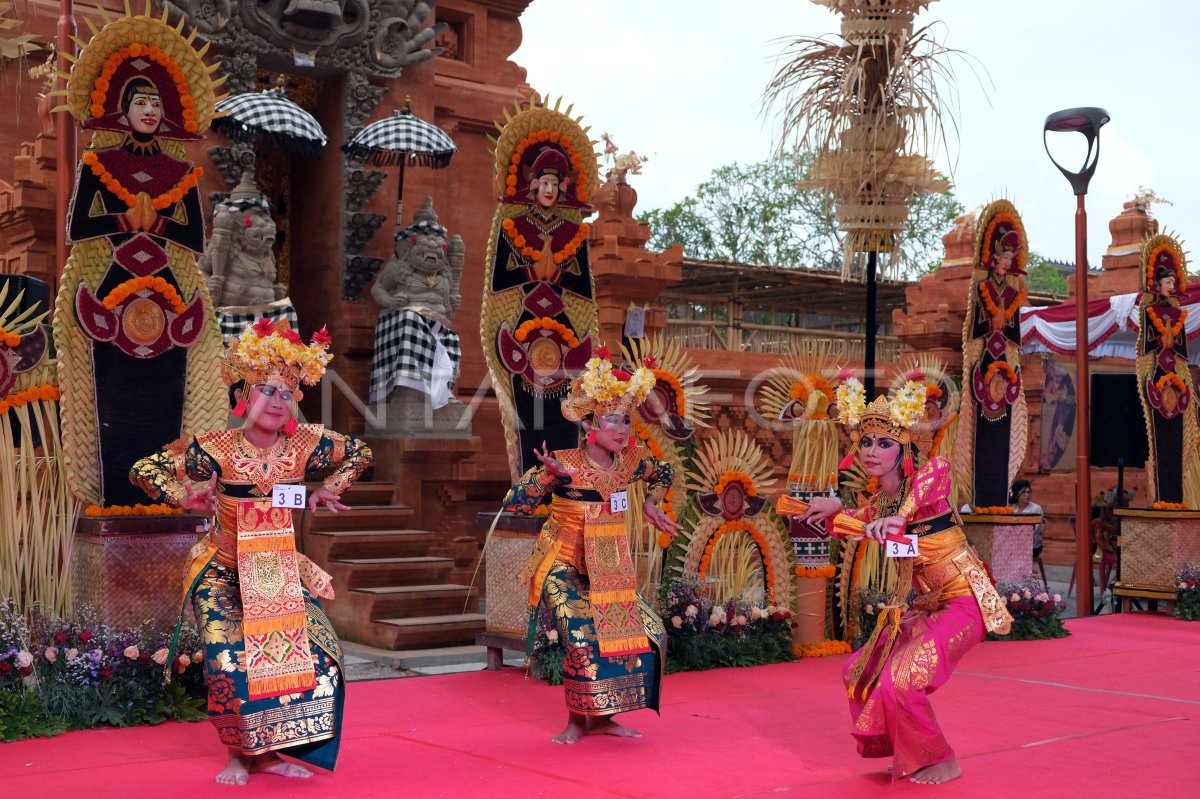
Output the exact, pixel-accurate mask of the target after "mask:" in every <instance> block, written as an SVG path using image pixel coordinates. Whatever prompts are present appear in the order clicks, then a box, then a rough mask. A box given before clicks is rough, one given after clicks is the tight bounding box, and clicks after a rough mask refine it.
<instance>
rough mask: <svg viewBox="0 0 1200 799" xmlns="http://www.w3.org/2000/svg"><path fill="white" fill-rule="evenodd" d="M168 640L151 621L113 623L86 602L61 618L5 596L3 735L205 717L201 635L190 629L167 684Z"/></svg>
mask: <svg viewBox="0 0 1200 799" xmlns="http://www.w3.org/2000/svg"><path fill="white" fill-rule="evenodd" d="M169 639H170V632H169V631H162V630H157V629H154V625H152V624H151V623H150V622H146V623H145V624H143V625H141V626H139V627H137V628H136V629H132V630H116V629H113V628H111V627H109V626H108V625H106V624H102V623H100V622H99V621H98V620H97V619H96V616H95V613H94V612H93V611H92V610H91V609H90V608H87V607H83V608H79V609H77V610H76V611H75V612H74V613H73V614H72V615H70V616H69V617H60V616H57V615H54V614H48V613H44V612H43V611H42V609H41V608H40V607H39V606H35V607H34V608H32V609H31V610H30V611H29V612H28V613H21V612H19V611H18V610H17V607H16V603H15V602H14V601H13V600H11V599H6V600H4V601H2V602H0V740H3V741H15V740H19V739H22V738H31V737H34V736H50V735H57V734H58V733H61V732H66V731H67V730H80V729H86V728H89V727H98V726H101V725H111V726H114V727H130V726H133V725H135V724H159V723H161V722H164V721H167V720H168V719H177V720H181V721H191V720H197V719H202V718H204V717H205V716H206V713H205V688H204V668H203V654H202V647H201V644H200V638H199V635H198V634H197V633H196V631H195V630H194V629H190V628H185V629H184V631H183V633H182V635H181V637H180V641H179V644H178V648H177V651H178V652H179V653H180V654H179V655H178V656H177V658H176V659H175V662H174V663H172V664H169V667H170V668H171V669H172V670H173V671H174V672H175V674H176V680H175V681H174V682H172V683H171V684H169V685H167V684H164V680H163V674H164V671H165V669H166V668H168V664H167V657H168V648H167V642H168V640H169Z"/></svg>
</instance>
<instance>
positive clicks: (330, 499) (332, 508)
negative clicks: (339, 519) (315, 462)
mask: <svg viewBox="0 0 1200 799" xmlns="http://www.w3.org/2000/svg"><path fill="white" fill-rule="evenodd" d="M340 499H341V496H340V495H338V494H335V493H333V492H332V491H330V490H329V489H328V488H326V487H325V486H321V487H320V488H318V489H317V490H316V491H314V492H312V493H311V494H309V495H308V509H309V510H312V511H315V510H316V509H317V505H322V504H323V505H324V506H325V507H327V508H329V512H330V513H337V512H338V511H340V510H350V506H349V505H343V504H342V503H341V502H340V501H339V500H340Z"/></svg>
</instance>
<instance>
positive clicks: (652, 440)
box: [621, 333, 709, 596]
mask: <svg viewBox="0 0 1200 799" xmlns="http://www.w3.org/2000/svg"><path fill="white" fill-rule="evenodd" d="M621 355H622V356H623V358H624V361H625V364H626V367H627V368H628V369H629V371H632V370H633V369H635V368H637V367H638V366H645V367H647V368H648V369H650V370H651V371H652V372H653V373H654V378H655V383H654V388H653V389H652V390H651V392H650V396H648V397H647V398H646V400H645V401H644V402H642V403H641V404H639V405H638V406H637V407H636V408H635V409H634V412H633V415H632V420H631V421H632V423H633V435H635V436H637V438H638V440H639V443H640V444H641V445H642V446H644V447H646V449H647V450H648V451H649V454H650V455H651V456H653V457H655V458H657V459H658V460H660V461H663V462H664V463H666V464H668V465H669V466H670V467H671V469H672V471H673V472H674V474H675V476H676V482H681V481H682V477H683V475H684V474H685V473H686V471H687V468H686V463H687V453H688V451H689V450H690V448H691V444H692V442H693V441H694V440H695V431H696V428H699V427H708V413H709V402H708V398H707V397H706V396H705V395H706V394H707V393H708V387H707V386H704V385H701V384H700V369H699V367H697V366H696V364H695V362H694V361H693V360H692V359H691V357H690V356H688V354H687V353H686V352H685V351H684V349H683V347H681V346H680V345H679V344H678V343H677V342H674V341H669V340H667V339H666V337H664V336H663V335H662V334H661V333H656V334H654V335H653V336H650V337H649V338H640V339H630V340H629V342H628V344H622V345H621ZM685 498H686V492H685V491H684V489H683V487H682V486H679V487H678V488H674V487H673V488H671V490H670V491H668V492H667V495H666V496H665V497H663V499H662V500H661V501H660V502H659V506H660V507H661V508H662V509H663V512H665V513H666V514H667V515H668V516H669V517H670V518H672V519H676V520H678V517H679V510H680V508H682V507H683V504H684V500H685ZM644 501H645V486H644V485H643V484H642V483H641V482H637V483H634V484H633V485H631V486H630V487H629V512H628V513H627V514H625V519H626V524H627V525H628V527H629V551H630V553H632V555H633V561H634V564H635V566H636V569H637V576H638V591H639V592H640V593H641V594H642V596H655V595H656V594H657V589H658V582H659V577H660V575H661V574H662V557H663V550H664V547H663V545H664V544H669V542H670V537H669V536H667V537H666V538H665V539H664V538H663V536H661V535H659V534H658V533H657V531H656V530H655V529H654V528H653V527H651V526H650V525H649V524H647V523H646V521H645V520H644V519H643V518H642V503H643V502H644Z"/></svg>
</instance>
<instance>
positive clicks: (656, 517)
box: [642, 499, 682, 538]
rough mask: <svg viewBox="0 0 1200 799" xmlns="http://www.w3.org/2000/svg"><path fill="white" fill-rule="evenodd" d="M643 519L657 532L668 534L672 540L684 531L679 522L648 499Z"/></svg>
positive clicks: (644, 505) (643, 511) (644, 504)
mask: <svg viewBox="0 0 1200 799" xmlns="http://www.w3.org/2000/svg"><path fill="white" fill-rule="evenodd" d="M642 518H643V519H645V520H646V521H647V522H649V523H650V524H651V525H652V526H653V527H654V529H655V530H658V531H659V532H662V533H666V534H668V535H669V536H671V537H672V538H674V537H675V536H677V535H679V531H680V530H681V529H682V528H681V527H680V526H679V522H677V521H675V520H674V519H672V518H671V517H670V516H668V515H667V514H666V513H665V512H664V511H663V509H662V508H660V507H658V503H657V502H655V501H654V500H652V499H647V500H646V501H645V502H644V503H643V504H642Z"/></svg>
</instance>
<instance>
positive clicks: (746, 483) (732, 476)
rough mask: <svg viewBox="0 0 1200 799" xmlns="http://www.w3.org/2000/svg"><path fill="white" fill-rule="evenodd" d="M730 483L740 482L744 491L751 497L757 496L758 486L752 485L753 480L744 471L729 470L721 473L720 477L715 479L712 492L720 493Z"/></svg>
mask: <svg viewBox="0 0 1200 799" xmlns="http://www.w3.org/2000/svg"><path fill="white" fill-rule="evenodd" d="M730 483H741V484H742V488H744V489H746V493H747V494H749V495H750V496H752V497H756V496H758V486H756V485H754V480H753V479H752V478H751V477H750V475H748V474H746V473H745V472H736V471H729V472H725V474H723V475H721V479H720V480H718V481H717V484H716V486H714V487H713V493H714V494H720V493H721V492H722V491H724V490H725V489H726V488H728V487H729V484H730Z"/></svg>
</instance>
